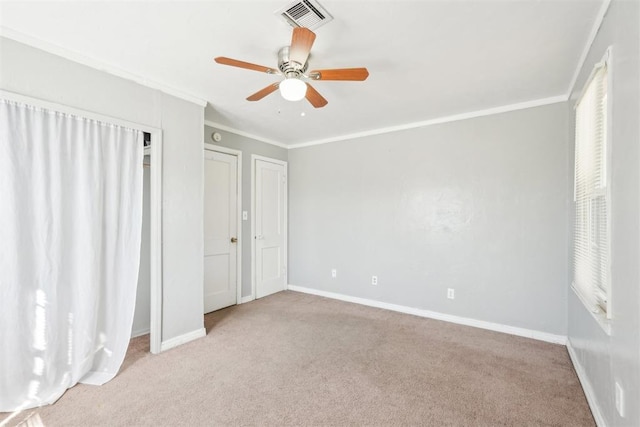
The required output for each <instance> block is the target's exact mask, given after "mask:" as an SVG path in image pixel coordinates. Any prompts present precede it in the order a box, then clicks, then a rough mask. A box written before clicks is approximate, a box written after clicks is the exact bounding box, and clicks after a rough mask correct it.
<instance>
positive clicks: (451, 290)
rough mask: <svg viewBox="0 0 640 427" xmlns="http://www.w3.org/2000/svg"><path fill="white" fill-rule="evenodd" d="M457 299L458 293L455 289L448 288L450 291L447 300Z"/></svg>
mask: <svg viewBox="0 0 640 427" xmlns="http://www.w3.org/2000/svg"><path fill="white" fill-rule="evenodd" d="M455 297H456V291H455V289H452V288H448V289H447V298H449V299H454V298H455Z"/></svg>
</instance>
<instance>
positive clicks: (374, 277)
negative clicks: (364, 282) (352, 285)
mask: <svg viewBox="0 0 640 427" xmlns="http://www.w3.org/2000/svg"><path fill="white" fill-rule="evenodd" d="M371 284H372V285H377V284H378V276H371Z"/></svg>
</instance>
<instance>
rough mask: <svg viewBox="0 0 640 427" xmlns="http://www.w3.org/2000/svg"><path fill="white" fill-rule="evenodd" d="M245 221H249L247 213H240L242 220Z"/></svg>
mask: <svg viewBox="0 0 640 427" xmlns="http://www.w3.org/2000/svg"><path fill="white" fill-rule="evenodd" d="M247 219H249V214H248V213H247V211H242V220H243V221H246V220H247Z"/></svg>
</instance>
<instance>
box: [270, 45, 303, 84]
mask: <svg viewBox="0 0 640 427" xmlns="http://www.w3.org/2000/svg"><path fill="white" fill-rule="evenodd" d="M289 51H290V48H289V46H285V47H283V48H282V49H280V51H279V52H278V68H279V69H280V71H282V74H284V75H285V76H286V77H287V78H300V77H301V76H302V75H303V74H304V73H305V71H307V68H308V67H309V61H307V62H305V63H304V64H300V63H298V62H296V61H291V60H290V59H289Z"/></svg>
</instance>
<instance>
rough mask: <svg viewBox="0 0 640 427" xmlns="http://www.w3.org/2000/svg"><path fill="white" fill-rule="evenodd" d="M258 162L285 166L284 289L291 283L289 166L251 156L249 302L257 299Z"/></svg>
mask: <svg viewBox="0 0 640 427" xmlns="http://www.w3.org/2000/svg"><path fill="white" fill-rule="evenodd" d="M256 160H262V161H265V162H270V163H275V164H277V165H282V166H284V179H285V186H284V200H283V204H284V259H285V267H286V268H285V272H284V288H283V289H282V290H283V291H284V290H286V289H287V286H288V282H289V248H288V243H289V164H288V162H286V161H284V160H278V159H274V158H271V157H265V156H259V155H257V154H252V155H251V295H250V297H249V298H247V300H254V299H256V295H257V293H256Z"/></svg>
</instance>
